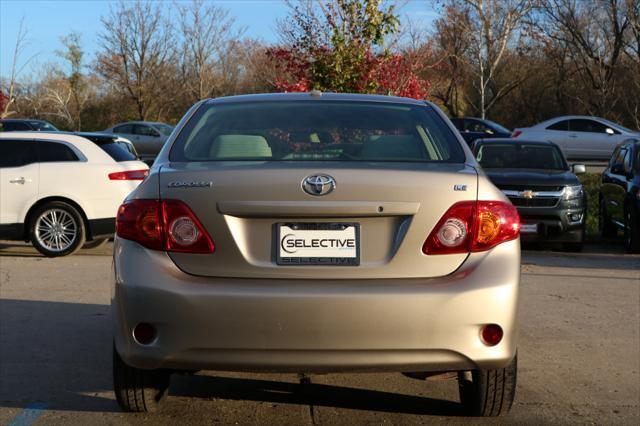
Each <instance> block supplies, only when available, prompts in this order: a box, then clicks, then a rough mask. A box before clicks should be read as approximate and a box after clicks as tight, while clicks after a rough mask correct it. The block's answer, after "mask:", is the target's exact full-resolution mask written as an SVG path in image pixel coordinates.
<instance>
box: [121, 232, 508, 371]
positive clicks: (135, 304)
mask: <svg viewBox="0 0 640 426" xmlns="http://www.w3.org/2000/svg"><path fill="white" fill-rule="evenodd" d="M114 272H115V274H114V276H115V280H114V286H113V297H112V310H113V318H114V336H115V344H116V349H117V351H118V353H119V354H120V355H121V357H122V358H123V360H124V361H125V362H126V363H127V364H129V365H132V366H135V367H138V368H145V369H152V368H169V369H205V370H206V369H211V370H231V371H276V372H337V371H447V370H462V369H471V368H478V367H483V368H498V367H502V366H504V365H506V364H507V363H508V362H509V361H510V360H511V359H512V358H513V356H514V355H515V350H516V327H515V322H516V313H517V299H518V284H519V279H520V247H519V241H517V240H516V241H511V242H508V243H504V244H502V245H500V246H498V247H496V248H494V249H493V250H491V251H489V252H485V253H475V254H472V255H471V256H469V259H468V260H467V261H466V262H465V263H464V264H463V266H462V267H461V268H460V269H459V270H458V271H457V272H456V273H454V274H452V275H449V276H446V277H441V278H432V279H403V280H368V279H367V280H322V279H316V280H309V279H307V280H296V279H283V280H277V279H239V278H233V279H230V278H205V277H196V276H191V275H187V274H185V273H183V272H182V271H180V270H179V269H178V268H177V267H176V266H175V264H174V263H173V262H172V261H171V259H170V258H169V257H168V256H167V255H166V254H165V253H162V252H155V251H150V250H147V249H144V248H142V247H141V246H139V245H138V244H136V243H133V242H131V241H127V240H122V239H119V238H116V241H115V251H114ZM141 322H146V323H151V324H153V325H154V326H155V328H156V330H157V338H156V340H155V341H154V342H153V343H152V344H150V345H146V346H144V345H140V344H138V343H137V342H136V341H135V340H134V339H133V337H132V330H133V327H135V325H137V324H139V323H141ZM488 323H496V324H499V325H500V326H501V327H502V328H503V330H504V338H503V340H502V341H501V342H500V343H499V344H498V345H497V346H495V347H487V346H485V345H484V344H483V343H482V342H481V340H480V338H479V333H480V327H481V326H482V325H484V324H488Z"/></svg>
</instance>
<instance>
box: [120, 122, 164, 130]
mask: <svg viewBox="0 0 640 426" xmlns="http://www.w3.org/2000/svg"><path fill="white" fill-rule="evenodd" d="M125 124H166V125H167V126H171V124H167V123H163V122H161V121H123V122H122V123H117V124H114V125H113V126H111V127H109V128H110V129H112V128H114V127H117V126H124V125H125Z"/></svg>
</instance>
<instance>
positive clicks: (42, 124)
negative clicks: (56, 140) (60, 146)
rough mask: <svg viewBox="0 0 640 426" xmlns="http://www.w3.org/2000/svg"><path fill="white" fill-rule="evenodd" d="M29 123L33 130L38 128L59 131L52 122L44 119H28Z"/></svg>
mask: <svg viewBox="0 0 640 426" xmlns="http://www.w3.org/2000/svg"><path fill="white" fill-rule="evenodd" d="M29 124H31V127H33V129H34V130H39V131H41V132H59V130H58V129H56V128H55V127H54V126H53V124H51V123H49V122H46V121H30V122H29Z"/></svg>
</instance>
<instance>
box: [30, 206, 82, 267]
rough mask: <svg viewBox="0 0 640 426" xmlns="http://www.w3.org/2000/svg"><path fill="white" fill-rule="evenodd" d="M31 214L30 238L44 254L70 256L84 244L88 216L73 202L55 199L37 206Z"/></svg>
mask: <svg viewBox="0 0 640 426" xmlns="http://www.w3.org/2000/svg"><path fill="white" fill-rule="evenodd" d="M30 217H31V219H30V222H29V239H30V240H31V243H32V244H33V246H34V247H35V248H36V250H38V251H39V252H40V253H42V254H43V255H45V256H47V257H60V256H68V255H70V254H73V253H75V252H77V251H78V250H80V248H81V247H82V246H83V245H84V242H85V235H86V231H85V225H84V219H83V218H82V215H81V214H80V212H78V210H77V209H76V208H75V207H73V206H72V205H70V204H67V203H65V202H62V201H53V202H50V203H47V204H44V205H42V206H40V207H38V208H37V209H35V210H34V211H33V212H32V214H31V215H30Z"/></svg>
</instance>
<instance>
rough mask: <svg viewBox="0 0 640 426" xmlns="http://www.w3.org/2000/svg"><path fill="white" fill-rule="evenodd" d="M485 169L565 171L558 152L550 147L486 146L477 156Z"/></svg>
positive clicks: (519, 145)
mask: <svg viewBox="0 0 640 426" xmlns="http://www.w3.org/2000/svg"><path fill="white" fill-rule="evenodd" d="M476 157H477V159H478V163H480V165H481V166H482V167H483V168H485V169H543V170H567V169H568V166H567V164H566V162H565V160H564V158H563V157H562V154H561V153H560V150H559V149H558V148H557V147H555V146H552V145H525V144H514V143H509V144H493V143H492V144H486V145H481V146H480V148H479V149H478V154H477V156H476Z"/></svg>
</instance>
